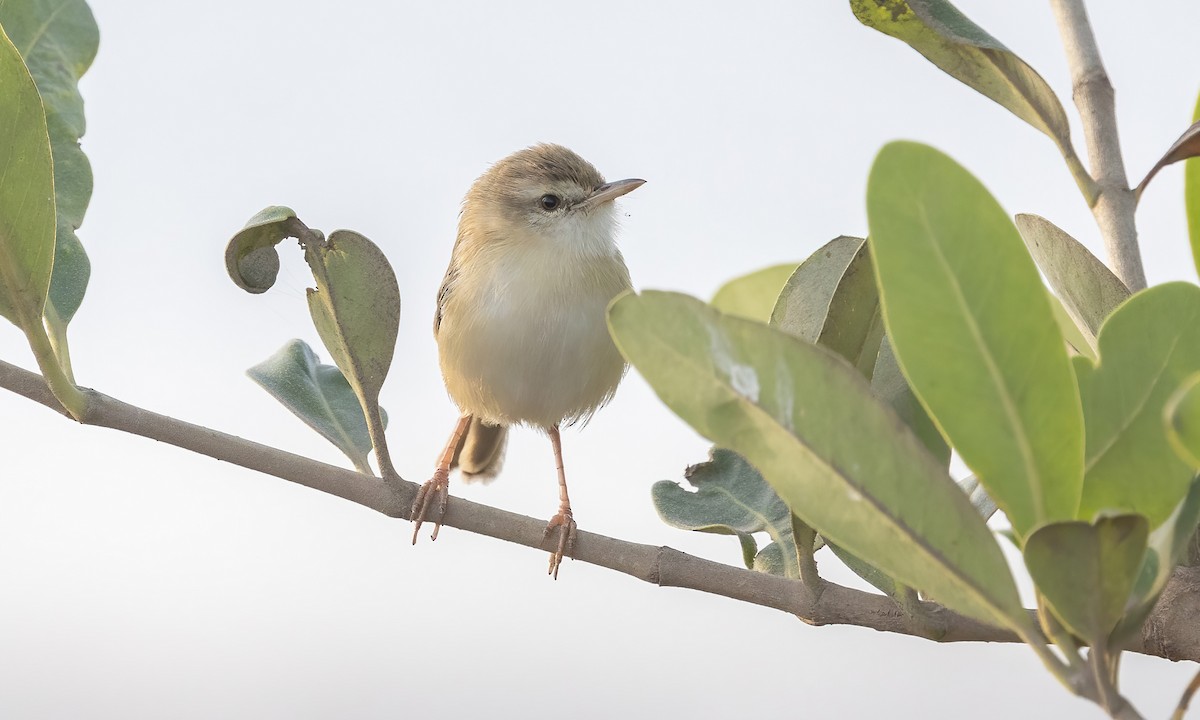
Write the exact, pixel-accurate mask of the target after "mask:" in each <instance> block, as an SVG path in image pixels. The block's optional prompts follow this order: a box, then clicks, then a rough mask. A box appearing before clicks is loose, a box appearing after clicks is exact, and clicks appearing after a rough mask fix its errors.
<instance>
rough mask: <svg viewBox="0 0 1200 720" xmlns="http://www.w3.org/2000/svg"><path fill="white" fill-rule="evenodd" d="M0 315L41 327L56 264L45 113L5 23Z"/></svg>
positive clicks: (0, 53) (0, 55) (1, 41)
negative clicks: (51, 275)
mask: <svg viewBox="0 0 1200 720" xmlns="http://www.w3.org/2000/svg"><path fill="white" fill-rule="evenodd" d="M0 98H3V102H0V128H4V131H3V133H0V178H2V179H3V181H2V182H0V315H3V316H4V317H6V318H8V319H9V320H10V321H12V322H13V323H14V324H16V325H17V327H20V328H22V329H23V330H25V331H26V332H27V333H28V332H30V331H31V329H32V328H35V327H36V328H38V329H39V330H40V326H41V322H42V308H43V307H45V304H46V294H47V293H48V292H49V289H50V273H51V271H52V269H53V267H54V165H53V162H52V160H51V156H50V135H49V133H48V131H47V130H46V113H45V112H44V111H43V110H42V101H41V98H40V97H39V96H38V92H37V87H36V86H35V85H34V82H33V77H32V76H31V75H30V74H29V70H28V69H27V68H26V67H25V63H24V62H23V61H22V60H21V54H20V53H19V52H18V51H17V48H16V47H14V46H13V44H12V42H11V41H10V40H9V38H8V36H7V35H5V34H4V30H3V29H2V28H0Z"/></svg>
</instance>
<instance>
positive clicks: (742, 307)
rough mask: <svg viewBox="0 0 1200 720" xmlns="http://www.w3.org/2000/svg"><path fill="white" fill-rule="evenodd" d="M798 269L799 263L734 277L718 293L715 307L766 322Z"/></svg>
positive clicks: (775, 266)
mask: <svg viewBox="0 0 1200 720" xmlns="http://www.w3.org/2000/svg"><path fill="white" fill-rule="evenodd" d="M795 270H796V263H786V264H783V265H772V266H771V267H769V268H763V269H762V270H757V271H755V272H752V273H750V274H749V275H743V276H742V277H739V278H734V279H733V280H730V281H729V282H727V283H725V284H724V285H722V286H721V289H720V290H717V294H716V295H714V296H713V299H712V305H713V307H715V308H717V309H719V310H720V311H721V312H727V313H729V314H731V315H740V316H741V317H744V318H749V319H751V320H759V321H761V322H766V321H767V320H769V319H770V317H771V308H773V307H775V299H776V298H778V297H779V291H780V290H782V289H783V285H784V283H786V282H787V279H788V278H789V277H791V275H792V273H793V272H795Z"/></svg>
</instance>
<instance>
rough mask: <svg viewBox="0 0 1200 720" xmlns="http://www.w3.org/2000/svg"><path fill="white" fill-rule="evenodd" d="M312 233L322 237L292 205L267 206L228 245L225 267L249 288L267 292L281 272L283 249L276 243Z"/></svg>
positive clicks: (235, 278)
mask: <svg viewBox="0 0 1200 720" xmlns="http://www.w3.org/2000/svg"><path fill="white" fill-rule="evenodd" d="M308 234H313V235H315V238H316V239H317V240H320V233H318V232H317V231H312V230H309V229H308V228H307V227H305V226H304V224H303V223H301V222H300V221H299V220H298V219H297V218H296V213H295V211H293V210H292V209H291V208H287V207H283V206H281V205H272V206H270V207H267V208H264V209H262V210H260V211H259V212H258V213H257V214H255V216H254V217H252V218H250V219H249V220H248V221H247V222H246V226H245V227H243V228H242V229H241V230H239V231H238V232H237V234H236V235H234V236H233V237H232V238H231V239H230V240H229V244H228V245H226V246H225V269H226V270H227V271H228V272H229V277H230V278H231V279H232V280H233V282H234V283H235V284H237V286H238V287H240V288H241V289H243V290H245V291H246V292H250V293H262V292H266V291H267V290H269V289H270V288H271V286H272V285H274V284H275V278H276V277H277V276H278V275H279V253H278V252H276V250H275V246H276V245H278V244H279V243H280V242H282V241H283V240H284V239H286V238H289V237H305V236H306V235H308Z"/></svg>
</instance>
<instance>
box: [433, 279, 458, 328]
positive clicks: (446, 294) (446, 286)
mask: <svg viewBox="0 0 1200 720" xmlns="http://www.w3.org/2000/svg"><path fill="white" fill-rule="evenodd" d="M457 275H458V270H457V269H456V268H455V265H454V261H453V260H451V261H450V267H448V268H446V277H444V278H442V286H441V287H440V288H438V294H437V310H436V311H434V313H433V336H434V337H435V338H436V337H437V334H438V330H439V329H441V327H442V313H443V312H445V310H446V300H448V299H449V298H450V288H451V287H453V285H454V279H455V277H456V276H457Z"/></svg>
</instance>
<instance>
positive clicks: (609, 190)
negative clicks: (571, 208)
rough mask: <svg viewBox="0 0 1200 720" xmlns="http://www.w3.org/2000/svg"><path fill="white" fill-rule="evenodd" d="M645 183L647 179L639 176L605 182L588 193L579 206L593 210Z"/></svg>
mask: <svg viewBox="0 0 1200 720" xmlns="http://www.w3.org/2000/svg"><path fill="white" fill-rule="evenodd" d="M645 184H646V181H645V180H639V179H637V178H630V179H628V180H617V181H616V182H610V183H605V184H604V185H601V186H600V187H598V188H596V189H595V190H594V191H592V194H591V195H588V197H587V199H586V200H584V201H583V202H582V203H580V204H579V207H580V208H581V209H583V210H592V209H593V208H598V207H600V206H601V205H603V204H604V203H608V202H612V201H613V200H616V199H617V198H619V197H621V196H622V195H624V194H625V193H630V192H633V191H634V190H637V189H638V188H640V187H641V186H643V185H645Z"/></svg>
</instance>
